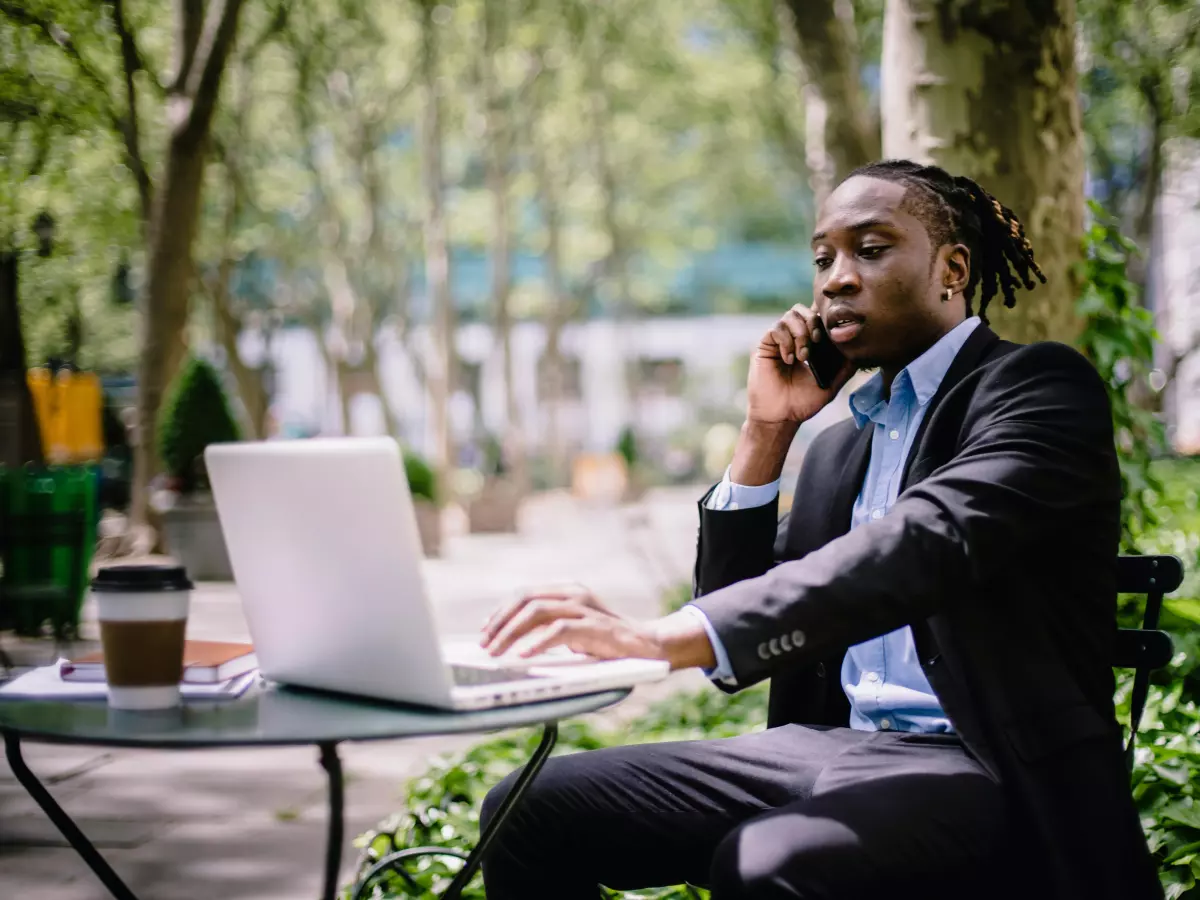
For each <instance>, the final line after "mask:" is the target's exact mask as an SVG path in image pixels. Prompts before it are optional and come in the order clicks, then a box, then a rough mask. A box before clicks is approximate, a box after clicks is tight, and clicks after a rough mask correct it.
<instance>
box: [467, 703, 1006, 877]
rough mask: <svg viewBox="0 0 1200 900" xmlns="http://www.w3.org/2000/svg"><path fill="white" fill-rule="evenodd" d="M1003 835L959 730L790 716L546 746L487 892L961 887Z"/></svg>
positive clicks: (989, 787) (495, 794)
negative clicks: (679, 738)
mask: <svg viewBox="0 0 1200 900" xmlns="http://www.w3.org/2000/svg"><path fill="white" fill-rule="evenodd" d="M511 784H512V776H510V777H509V778H508V779H506V780H505V781H504V782H502V783H501V784H500V785H498V786H497V787H496V788H495V789H493V790H492V791H491V792H490V793H489V794H488V796H487V799H486V800H485V801H484V804H483V812H482V816H483V819H484V821H485V822H486V821H488V820H489V819H490V817H491V816H492V815H493V814H494V812H495V809H496V805H497V803H498V802H499V800H500V799H501V798H502V797H503V796H504V794H505V793H506V792H507V791H508V790H509V788H510V786H511ZM1004 833H1005V812H1004V800H1003V798H1002V795H1001V791H1000V788H999V786H998V784H997V783H996V782H995V781H994V780H993V779H992V778H991V777H990V776H989V775H988V774H987V773H986V772H985V771H984V769H983V768H982V767H981V766H980V765H979V764H978V763H977V762H976V761H975V760H973V759H972V758H971V757H970V756H969V755H968V754H967V753H966V752H965V751H964V750H963V747H962V745H961V744H960V743H959V741H958V740H957V739H956V738H953V737H951V736H943V735H917V734H899V733H895V732H860V731H852V730H850V729H847V728H835V729H820V728H807V727H804V726H800V725H787V726H784V727H781V728H774V729H770V730H768V731H764V732H758V733H755V734H749V735H743V736H741V737H735V738H726V739H721V740H709V741H688V742H682V743H669V744H667V743H664V744H641V745H636V746H628V747H615V748H612V749H605V750H596V751H592V752H587V753H577V754H573V755H569V756H560V757H555V758H553V759H551V760H550V761H549V762H548V763H547V764H546V768H545V769H544V770H543V771H542V773H541V774H540V775H539V776H538V777H537V779H536V780H535V781H534V782H533V784H532V785H531V787H530V791H529V793H528V794H527V795H526V797H525V799H524V801H523V802H522V804H521V805H520V807H519V808H518V811H517V813H516V815H515V816H514V817H513V818H512V819H511V820H509V822H508V823H507V824H506V825H505V828H504V830H503V831H502V833H501V834H500V835H499V836H498V840H497V843H496V844H495V845H494V848H493V852H491V853H490V854H489V856H488V859H487V860H486V861H485V862H484V865H483V876H484V882H485V885H486V888H487V895H488V898H489V900H540V898H546V900H550V898H553V900H583V898H587V900H596V898H597V897H598V896H599V894H598V890H597V885H599V884H603V885H605V886H606V887H609V888H612V889H616V890H631V889H636V888H649V887H658V886H662V885H669V884H681V883H684V882H689V883H692V884H698V885H706V886H710V887H711V888H712V890H713V900H735V898H737V900H742V898H755V900H772V898H785V897H786V898H789V900H797V898H803V900H810V898H811V900H815V898H819V900H857V898H860V897H861V898H867V897H871V898H877V897H881V896H887V897H889V898H895V897H914V898H916V897H920V898H933V897H943V896H944V897H956V898H957V897H966V896H970V897H972V898H974V897H978V896H980V895H981V893H986V892H987V891H985V890H984V889H985V888H986V887H989V886H994V884H995V881H996V879H997V878H998V877H999V874H1000V872H999V870H998V869H997V868H996V866H997V851H998V848H999V846H1000V844H1001V841H1002V840H1003V835H1004Z"/></svg>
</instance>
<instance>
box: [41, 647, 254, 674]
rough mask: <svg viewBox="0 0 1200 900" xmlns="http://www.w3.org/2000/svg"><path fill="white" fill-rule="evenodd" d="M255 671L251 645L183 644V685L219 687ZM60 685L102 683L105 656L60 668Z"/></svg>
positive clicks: (89, 657) (73, 661) (96, 655)
mask: <svg viewBox="0 0 1200 900" xmlns="http://www.w3.org/2000/svg"><path fill="white" fill-rule="evenodd" d="M257 668H258V657H257V656H255V653H254V645H253V644H246V643H238V642H232V641H190V640H189V641H184V642H183V683H184V684H220V683H221V682H223V681H228V680H229V679H231V678H237V677H238V676H239V675H244V674H246V673H247V672H251V671H253V670H254V669H257ZM59 675H60V676H61V677H62V680H63V681H75V682H97V681H104V653H103V651H96V652H95V653H88V654H86V655H85V656H80V657H78V658H77V659H70V660H67V661H65V662H63V663H62V664H61V665H60V666H59Z"/></svg>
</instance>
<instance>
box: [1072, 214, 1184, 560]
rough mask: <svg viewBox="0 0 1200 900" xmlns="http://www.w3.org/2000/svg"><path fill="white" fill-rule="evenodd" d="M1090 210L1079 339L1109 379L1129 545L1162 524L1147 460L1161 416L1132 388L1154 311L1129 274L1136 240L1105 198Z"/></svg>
mask: <svg viewBox="0 0 1200 900" xmlns="http://www.w3.org/2000/svg"><path fill="white" fill-rule="evenodd" d="M1091 210H1092V215H1093V216H1094V220H1095V221H1094V222H1093V224H1092V226H1091V227H1090V228H1089V229H1088V231H1087V234H1086V235H1085V238H1084V248H1085V252H1086V258H1085V259H1084V261H1083V263H1081V271H1080V275H1081V280H1082V282H1083V284H1084V290H1083V294H1082V295H1081V296H1080V298H1079V302H1078V304H1077V309H1078V311H1079V314H1080V316H1082V317H1083V319H1084V323H1085V324H1084V330H1083V333H1082V334H1081V335H1080V338H1079V347H1080V349H1081V350H1082V351H1083V353H1084V355H1085V356H1087V357H1088V358H1089V359H1090V360H1091V361H1092V363H1093V364H1095V366H1096V368H1097V369H1098V370H1099V372H1100V376H1101V377H1102V378H1103V379H1104V383H1105V385H1106V386H1107V387H1108V395H1109V400H1110V401H1111V403H1112V413H1113V431H1114V433H1115V435H1116V441H1117V451H1118V455H1119V458H1120V464H1121V487H1122V498H1123V499H1122V507H1121V543H1122V547H1123V548H1124V549H1125V550H1129V551H1132V550H1135V549H1136V547H1137V544H1138V540H1139V538H1140V537H1141V536H1142V535H1143V534H1145V533H1146V532H1147V530H1148V529H1150V528H1151V527H1153V526H1154V525H1156V524H1157V522H1156V520H1155V516H1154V498H1155V496H1156V494H1157V493H1158V492H1160V491H1161V490H1162V484H1161V483H1159V482H1158V481H1157V479H1155V477H1154V475H1153V474H1152V472H1151V468H1150V463H1151V460H1152V459H1153V458H1154V456H1155V455H1156V454H1158V453H1159V452H1161V450H1162V449H1163V447H1164V445H1165V436H1164V432H1163V427H1162V423H1161V422H1159V421H1158V419H1157V417H1156V416H1155V414H1154V412H1153V411H1152V410H1149V409H1146V408H1144V407H1143V406H1141V405H1139V404H1138V403H1137V400H1136V394H1135V392H1136V391H1138V390H1139V389H1144V387H1145V385H1146V383H1147V382H1146V376H1147V375H1148V374H1149V372H1150V369H1151V368H1152V367H1153V361H1154V341H1155V338H1156V334H1155V331H1154V317H1153V315H1152V314H1151V313H1150V311H1149V310H1147V309H1145V308H1144V307H1143V306H1142V304H1141V298H1140V297H1139V296H1138V290H1137V287H1136V286H1135V285H1134V284H1133V282H1131V281H1130V280H1129V278H1128V277H1127V276H1126V268H1127V266H1128V265H1129V260H1130V257H1131V256H1132V255H1133V254H1135V253H1137V248H1136V247H1135V246H1134V245H1133V243H1132V242H1131V241H1129V240H1127V239H1126V238H1125V237H1123V236H1122V235H1121V233H1120V231H1119V230H1118V227H1117V224H1116V220H1115V219H1114V218H1113V217H1112V216H1110V215H1109V214H1108V213H1106V212H1105V211H1104V210H1103V209H1102V208H1101V207H1100V206H1098V205H1097V204H1095V203H1093V204H1091Z"/></svg>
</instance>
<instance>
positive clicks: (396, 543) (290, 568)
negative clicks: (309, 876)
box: [204, 438, 668, 709]
mask: <svg viewBox="0 0 1200 900" xmlns="http://www.w3.org/2000/svg"><path fill="white" fill-rule="evenodd" d="M204 459H205V463H206V464H207V468H208V475H209V479H210V481H211V482H212V489H213V495H214V497H215V499H216V504H217V514H218V516H219V517H220V520H221V528H222V530H223V531H224V534H225V543H226V546H227V548H228V550H229V558H230V563H231V564H232V566H233V575H234V580H235V581H236V582H237V587H238V592H239V593H240V594H241V597H242V604H243V606H244V608H245V614H246V622H247V624H248V625H249V628H250V637H251V639H252V640H253V642H254V647H255V652H256V653H257V655H258V661H259V666H260V667H261V669H262V673H263V675H264V676H265V677H266V678H268V679H270V680H272V681H278V682H280V683H283V684H292V685H297V686H302V687H310V688H318V689H323V690H330V691H339V692H343V693H349V694H361V695H364V696H369V697H376V698H380V699H384V700H396V701H402V702H405V703H416V704H421V705H425V706H433V707H440V708H444V709H487V708H490V707H495V706H510V705H514V704H518V703H529V702H533V701H538V700H546V699H549V698H552V697H563V696H568V695H573V694H588V693H593V692H596V691H602V690H608V689H611V688H624V687H631V686H632V685H634V684H637V683H640V682H647V681H657V680H659V679H661V678H664V677H665V676H666V675H667V672H668V666H667V663H665V662H663V661H661V660H640V659H629V660H614V661H606V662H600V661H596V660H592V659H590V658H589V657H584V656H578V655H576V654H564V655H559V656H557V657H556V656H555V655H553V654H551V655H548V656H546V657H543V658H540V662H541V663H542V664H534V663H537V662H538V661H536V660H535V661H534V663H526V662H524V661H521V662H517V661H516V660H515V659H512V660H510V661H509V664H508V665H503V664H502V665H497V664H495V663H493V662H491V661H490V660H489V659H488V658H487V656H486V654H485V653H482V652H480V653H477V654H475V657H476V659H475V662H474V664H469V663H467V662H464V661H463V660H466V659H469V657H470V656H471V654H465V655H464V654H462V653H459V654H453V655H454V659H453V661H452V659H451V655H452V648H451V647H450V646H449V645H447V644H444V643H443V641H442V640H441V639H440V638H439V635H438V632H437V628H436V627H435V624H434V616H433V610H432V609H431V607H430V602H429V598H428V596H427V594H426V591H425V584H424V579H423V578H422V574H421V558H422V553H421V544H420V537H419V534H418V532H417V523H416V517H415V513H414V511H413V504H412V496H411V494H410V493H409V489H408V481H407V479H406V478H405V475H404V465H403V462H402V457H401V454H400V447H399V445H398V444H397V443H396V441H394V440H393V439H391V438H311V439H307V440H295V441H260V442H247V443H235V444H214V445H212V446H210V447H209V448H208V449H207V450H206V451H205V454H204ZM500 599H501V598H497V602H498V603H499V602H500ZM459 646H460V648H461V643H460V645H459Z"/></svg>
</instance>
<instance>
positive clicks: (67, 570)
mask: <svg viewBox="0 0 1200 900" xmlns="http://www.w3.org/2000/svg"><path fill="white" fill-rule="evenodd" d="M98 483H99V482H98V471H97V467H96V466H95V465H94V464H85V465H77V466H48V467H41V466H24V467H22V468H20V469H5V468H4V467H3V466H0V516H4V515H10V516H28V515H46V514H63V513H82V515H83V536H82V546H80V547H69V546H53V545H45V546H38V545H36V544H25V543H17V544H16V545H15V546H13V547H9V548H5V553H4V559H3V567H4V571H3V579H4V585H3V588H4V594H5V602H6V605H7V606H8V607H9V608H8V609H7V610H6V611H5V618H7V619H10V620H11V621H10V622H8V623H5V624H8V625H9V627H14V628H16V630H17V631H18V632H21V633H35V634H36V633H39V632H40V631H41V628H42V626H43V625H44V624H45V622H46V621H49V622H50V624H51V625H52V626H53V628H54V633H55V634H56V635H58V636H73V635H75V634H77V633H78V630H79V613H80V610H81V608H82V607H83V597H84V594H85V593H86V586H87V583H88V572H89V569H90V567H91V563H92V553H93V551H94V549H95V547H96V529H97V525H98V524H99V517H98V507H97V503H96V495H97V488H98ZM73 574H74V576H75V577H74V578H73V577H72V575H73ZM72 582H74V584H75V585H77V591H76V593H77V596H70V597H68V598H67V602H66V604H65V605H63V604H61V603H53V604H50V603H47V602H44V600H43V599H42V598H43V597H45V596H47V593H48V591H49V592H57V593H59V594H61V593H62V592H64V591H67V590H68V589H69V588H70V587H71V585H72Z"/></svg>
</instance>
